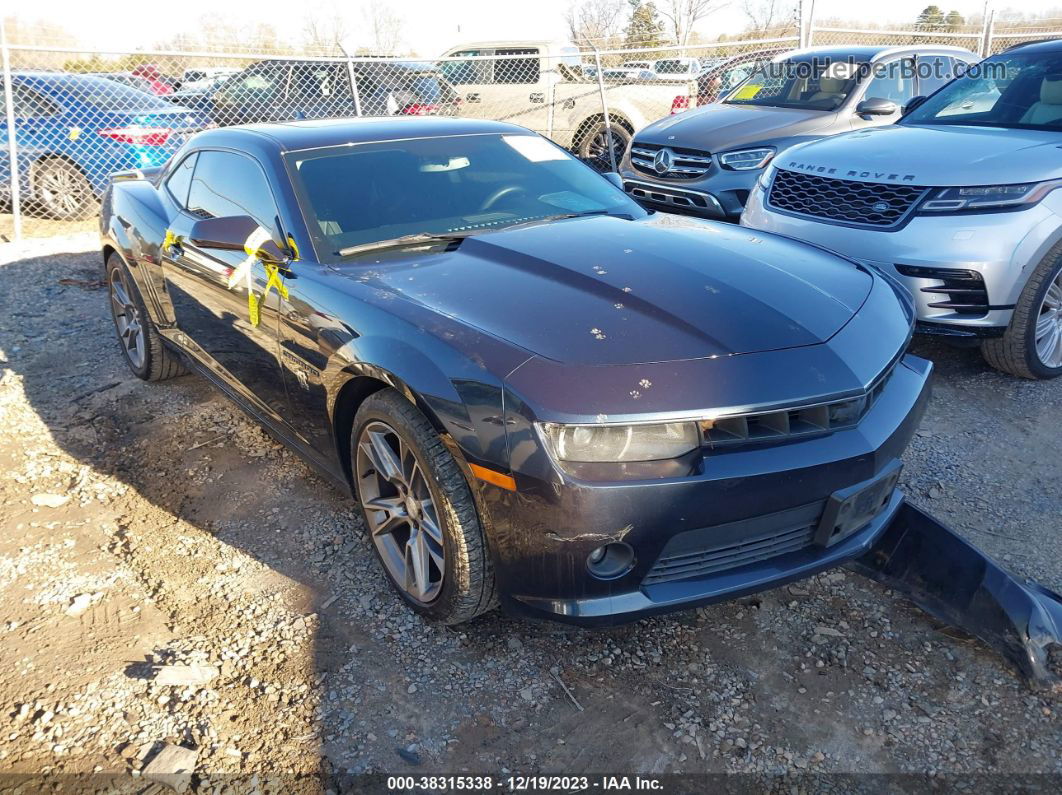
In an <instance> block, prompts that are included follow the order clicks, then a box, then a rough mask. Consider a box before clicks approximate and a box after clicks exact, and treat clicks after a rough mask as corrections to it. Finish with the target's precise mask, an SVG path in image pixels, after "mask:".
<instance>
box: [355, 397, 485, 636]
mask: <svg viewBox="0 0 1062 795" xmlns="http://www.w3.org/2000/svg"><path fill="white" fill-rule="evenodd" d="M351 465H352V470H353V474H354V484H355V490H356V493H357V496H358V500H359V505H360V507H361V511H362V515H363V517H364V519H365V527H366V531H367V532H368V534H369V535H370V538H371V541H372V545H373V549H374V550H375V552H376V555H377V558H378V559H379V561H380V563H381V565H382V567H383V569H384V572H385V573H386V575H387V580H388V582H390V584H391V587H392V588H394V590H395V592H396V593H397V594H398V595H399V597H401V599H402V601H404V602H405V603H406V604H407V605H408V606H409V607H410V608H412V609H413V610H414V611H416V612H417V613H419V614H421V615H423V616H425V617H427V618H429V619H432V620H434V621H439V622H441V623H444V624H460V623H462V622H465V621H469V620H471V619H473V618H475V617H476V616H478V615H480V614H482V613H485V612H487V611H488V610H490V609H492V608H493V607H494V606H495V605H496V604H497V595H496V593H495V580H494V571H493V567H492V566H491V561H490V555H489V553H488V550H487V542H486V539H485V537H484V533H483V527H482V525H481V524H480V520H479V514H478V512H477V511H476V505H475V501H474V500H473V498H472V491H471V489H470V488H469V485H468V482H467V481H466V480H465V477H464V475H463V474H462V472H461V469H460V468H459V467H458V465H457V462H456V461H455V460H454V458H453V456H452V455H450V452H449V450H447V449H446V447H445V446H444V445H443V443H442V440H441V439H440V438H439V434H438V433H436V431H435V428H434V427H433V426H432V424H431V423H430V422H429V421H428V419H427V417H425V416H424V415H423V414H422V413H421V412H420V411H419V410H418V409H417V407H416V406H414V405H413V404H412V403H410V402H409V401H408V400H406V399H405V398H404V397H403V396H402V395H401V394H399V393H398V392H396V391H395V390H393V389H384V390H381V391H380V392H376V393H374V394H372V395H370V396H369V397H368V398H367V399H366V400H365V402H364V403H362V404H361V407H360V408H359V409H358V412H357V414H356V415H355V417H354V428H353V432H352V433H351ZM388 473H390V474H388ZM418 559H419V560H421V561H423V563H422V564H421V565H420V567H419V568H418V566H416V565H415V564H414V561H415V560H418ZM421 575H423V576H421Z"/></svg>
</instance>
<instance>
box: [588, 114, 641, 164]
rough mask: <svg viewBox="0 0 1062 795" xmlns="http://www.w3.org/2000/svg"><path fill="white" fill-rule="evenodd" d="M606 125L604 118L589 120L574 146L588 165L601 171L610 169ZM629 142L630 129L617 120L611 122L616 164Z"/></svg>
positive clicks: (610, 159)
mask: <svg viewBox="0 0 1062 795" xmlns="http://www.w3.org/2000/svg"><path fill="white" fill-rule="evenodd" d="M608 142H609V134H608V126H606V124H605V121H604V119H602V120H601V121H598V122H591V123H590V124H589V125H588V126H587V128H586V130H585V131H584V132H583V135H582V137H581V138H580V139H579V145H578V146H577V147H576V152H575V153H576V155H577V156H578V157H579V159H580V160H583V161H584V162H585V163H587V164H588V165H589V166H591V167H592V168H594V169H595V170H597V171H600V172H602V173H604V172H606V171H612V170H613V167H612V158H610V157H609V153H608ZM630 142H631V131H630V130H628V129H627V128H626V127H625V126H624V125H623V124H622V123H620V122H618V121H613V122H612V151H613V153H614V154H615V156H616V166H617V167H619V164H620V161H621V160H623V153H624V152H626V151H627V144H629V143H630Z"/></svg>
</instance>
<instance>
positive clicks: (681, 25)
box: [660, 0, 722, 44]
mask: <svg viewBox="0 0 1062 795" xmlns="http://www.w3.org/2000/svg"><path fill="white" fill-rule="evenodd" d="M721 7H722V4H720V3H719V2H718V0H667V2H664V3H662V4H661V6H660V15H661V16H662V17H664V19H666V20H667V21H668V22H670V23H671V30H672V31H673V32H674V34H675V44H687V43H688V42H689V38H690V33H692V32H693V26H694V25H696V24H697V23H698V22H699V21H700V20H702V19H704V18H705V17H706V16H708V15H709V14H710V13H712V12H713V11H715V10H716V9H717V8H721Z"/></svg>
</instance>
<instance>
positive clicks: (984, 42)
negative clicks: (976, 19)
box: [981, 9, 996, 58]
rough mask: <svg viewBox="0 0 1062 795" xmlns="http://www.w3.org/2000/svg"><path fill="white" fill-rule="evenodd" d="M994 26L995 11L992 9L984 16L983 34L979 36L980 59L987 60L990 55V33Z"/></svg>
mask: <svg viewBox="0 0 1062 795" xmlns="http://www.w3.org/2000/svg"><path fill="white" fill-rule="evenodd" d="M995 25H996V11H995V9H992V10H991V11H989V12H988V13H987V14H985V27H984V34H983V35H982V36H981V57H982V58H987V57H988V56H989V55H991V54H992V33H993V29H994V28H995Z"/></svg>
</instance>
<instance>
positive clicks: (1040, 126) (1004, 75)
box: [899, 50, 1062, 131]
mask: <svg viewBox="0 0 1062 795" xmlns="http://www.w3.org/2000/svg"><path fill="white" fill-rule="evenodd" d="M899 123H900V124H906V125H910V124H930V125H944V124H950V125H965V126H976V127H1000V128H1004V129H1027V130H1056V131H1058V130H1062V53H1058V52H1057V51H1056V52H1053V53H1047V54H1044V53H1036V52H1035V51H1027V52H1024V53H1023V52H1022V51H1021V50H1017V51H1015V52H1013V53H1010V54H1007V53H1003V54H1001V55H997V56H994V57H992V58H989V59H988V60H986V61H982V62H981V63H980V64H977V65H976V66H973V67H971V68H970V69H969V70H968V71H967V72H966V74H964V75H962V76H961V77H959V78H957V79H955V80H953V81H952V82H951V83H949V84H948V85H947V86H945V87H944V88H942V89H941V90H940V91H938V92H937V93H936V94H934V95H933V96H932V97H930V98H929V99H928V100H926V101H925V102H924V103H923V104H921V105H919V106H918V107H917V108H915V109H914V110H912V111H911V112H910V113H909V114H907V115H906V116H905V117H904V118H903V119H902V120H901V121H900V122H899Z"/></svg>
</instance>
